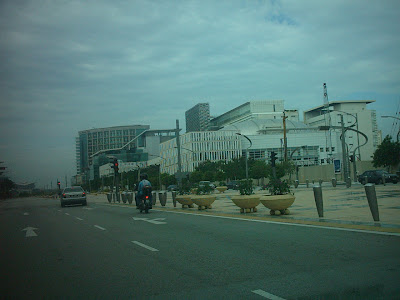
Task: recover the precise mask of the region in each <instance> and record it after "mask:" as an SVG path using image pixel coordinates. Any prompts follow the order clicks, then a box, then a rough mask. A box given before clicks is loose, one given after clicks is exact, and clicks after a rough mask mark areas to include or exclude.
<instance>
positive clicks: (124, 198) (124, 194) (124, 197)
mask: <svg viewBox="0 0 400 300" xmlns="http://www.w3.org/2000/svg"><path fill="white" fill-rule="evenodd" d="M121 198H122V202H124V204H125V203H126V201H127V198H126V193H122V194H121Z"/></svg>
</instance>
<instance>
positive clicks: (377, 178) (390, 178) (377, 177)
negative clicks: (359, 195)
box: [358, 170, 399, 184]
mask: <svg viewBox="0 0 400 300" xmlns="http://www.w3.org/2000/svg"><path fill="white" fill-rule="evenodd" d="M366 177H367V178H366ZM383 177H385V182H392V183H397V182H399V176H398V175H396V174H390V173H388V172H386V171H385V170H370V171H365V172H364V173H362V174H361V175H359V176H358V181H359V182H360V183H362V184H366V183H367V182H368V183H375V184H380V183H383Z"/></svg>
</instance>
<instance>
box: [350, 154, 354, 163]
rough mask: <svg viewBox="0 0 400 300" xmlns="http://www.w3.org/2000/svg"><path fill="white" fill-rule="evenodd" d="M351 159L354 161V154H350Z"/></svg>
mask: <svg viewBox="0 0 400 300" xmlns="http://www.w3.org/2000/svg"><path fill="white" fill-rule="evenodd" d="M350 161H351V162H354V154H352V155H350Z"/></svg>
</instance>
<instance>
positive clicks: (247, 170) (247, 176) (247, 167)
mask: <svg viewBox="0 0 400 300" xmlns="http://www.w3.org/2000/svg"><path fill="white" fill-rule="evenodd" d="M236 134H237V135H240V136H243V137H244V138H245V139H247V140H248V141H249V142H250V146H249V147H247V148H246V159H245V162H246V179H249V166H248V162H247V152H248V150H249V148H250V147H251V146H252V145H253V142H252V141H251V140H250V139H249V138H248V137H247V136H245V135H244V134H241V133H238V132H237V133H236Z"/></svg>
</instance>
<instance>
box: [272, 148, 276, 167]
mask: <svg viewBox="0 0 400 300" xmlns="http://www.w3.org/2000/svg"><path fill="white" fill-rule="evenodd" d="M276 159H277V157H276V153H275V152H274V151H272V152H271V166H273V167H275V161H276Z"/></svg>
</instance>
